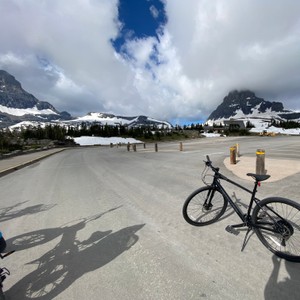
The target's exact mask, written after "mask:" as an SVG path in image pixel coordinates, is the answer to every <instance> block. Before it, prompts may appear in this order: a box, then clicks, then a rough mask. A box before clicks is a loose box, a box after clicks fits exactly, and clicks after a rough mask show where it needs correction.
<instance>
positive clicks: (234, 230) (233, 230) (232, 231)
mask: <svg viewBox="0 0 300 300" xmlns="http://www.w3.org/2000/svg"><path fill="white" fill-rule="evenodd" d="M225 230H226V231H227V232H229V233H232V234H234V235H239V233H240V232H239V231H238V230H236V229H235V228H233V227H232V226H231V225H228V226H226V228H225Z"/></svg>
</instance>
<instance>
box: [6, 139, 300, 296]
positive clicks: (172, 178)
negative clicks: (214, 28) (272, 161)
mask: <svg viewBox="0 0 300 300" xmlns="http://www.w3.org/2000/svg"><path fill="white" fill-rule="evenodd" d="M234 143H239V145H240V152H241V154H242V155H253V156H255V151H256V150H257V149H258V148H264V149H265V150H266V155H268V156H269V157H272V158H282V157H285V158H286V159H290V160H294V161H295V162H299V160H300V151H299V149H300V138H299V137H275V138H274V137H255V138H253V137H251V138H214V139H208V138H206V139H201V140H192V141H189V142H186V143H184V145H183V151H179V147H178V143H164V144H159V146H158V152H155V151H154V146H153V145H147V148H146V149H143V146H142V145H139V146H138V147H137V151H136V152H133V151H129V152H128V151H127V148H126V147H118V148H117V147H114V148H110V147H86V148H75V149H69V150H65V151H63V152H60V153H57V154H55V155H53V156H50V157H48V158H45V159H44V160H41V161H39V162H37V163H35V164H32V165H30V166H27V167H25V168H23V169H21V170H17V171H16V172H13V173H10V174H8V175H6V176H3V177H1V178H0V190H1V203H0V220H1V228H0V230H1V231H2V232H3V233H4V235H5V237H6V239H7V242H8V249H15V250H17V251H16V252H15V253H14V254H12V255H11V256H9V257H8V258H6V259H5V260H4V261H1V263H2V266H6V267H8V268H9V269H10V271H11V275H10V276H9V277H8V278H7V279H6V280H5V282H4V291H5V293H6V296H7V299H14V300H26V299H37V300H38V299H43V300H44V299H68V300H69V299H95V300H96V299H105V300H106V299H109V300H110V299H122V300H126V299H130V300H131V299H143V300H145V299H172V300H173V299H235V300H236V299H245V300H246V299H256V300H257V299H299V295H300V264H295V263H289V262H286V261H284V260H281V259H278V258H277V257H275V256H273V255H272V253H271V252H269V251H268V250H267V249H266V248H265V247H264V246H263V245H262V244H261V243H260V242H259V240H258V238H257V237H256V236H255V235H251V237H250V240H249V242H248V243H247V246H246V248H245V250H244V251H243V252H241V247H242V243H243V239H244V234H245V233H244V232H241V233H240V234H239V235H238V236H235V235H232V234H230V233H228V232H226V231H225V227H226V226H227V225H228V224H235V223H238V222H239V219H238V217H237V216H236V215H235V214H234V213H233V211H232V209H228V210H227V211H226V213H225V215H224V216H223V217H222V218H221V220H220V221H219V222H217V223H215V224H213V225H209V226H206V227H202V228H201V227H199V228H198V227H193V226H191V225H189V224H188V223H186V222H185V221H184V219H183V217H182V214H181V209H182V205H183V202H184V200H185V199H186V198H187V196H188V195H189V194H190V193H191V192H192V191H193V190H195V189H197V188H198V187H200V186H202V185H203V183H202V182H201V172H202V170H203V159H204V158H205V155H206V154H209V155H210V157H211V160H212V161H213V162H214V164H215V165H216V166H220V167H221V171H222V172H223V173H224V175H226V176H228V177H230V178H232V179H234V180H237V181H238V182H239V183H241V184H245V185H246V186H247V187H248V188H251V187H252V184H251V182H249V181H245V180H243V179H241V178H238V177H237V176H235V175H233V174H232V173H231V172H230V171H229V170H227V169H226V167H225V166H224V164H223V161H224V159H225V158H226V157H227V156H228V155H229V147H230V146H231V145H232V144H234ZM283 168H284V166H283ZM278 172H280V170H278ZM299 179H300V174H299V173H297V174H295V175H293V176H290V177H287V178H284V179H282V180H280V181H277V182H271V183H267V182H266V183H264V184H263V185H262V187H261V188H260V190H259V194H258V197H261V198H264V197H267V196H271V195H276V196H283V197H288V198H292V199H294V200H296V201H298V202H299V203H300V194H299V191H300V186H299ZM225 186H226V187H227V185H225ZM228 190H229V192H230V195H232V196H233V197H234V199H235V200H236V201H237V202H238V203H239V205H240V206H241V207H242V208H243V207H244V206H245V204H247V203H248V199H249V196H248V195H245V193H244V192H241V191H238V190H236V189H233V188H231V187H230V186H228Z"/></svg>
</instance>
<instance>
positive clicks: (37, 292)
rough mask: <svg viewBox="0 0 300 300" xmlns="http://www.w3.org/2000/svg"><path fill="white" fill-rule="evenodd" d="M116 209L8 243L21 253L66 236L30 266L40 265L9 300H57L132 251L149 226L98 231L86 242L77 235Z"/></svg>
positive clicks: (12, 290) (13, 288) (16, 288)
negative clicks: (85, 277)
mask: <svg viewBox="0 0 300 300" xmlns="http://www.w3.org/2000/svg"><path fill="white" fill-rule="evenodd" d="M115 209H117V208H114V209H111V210H109V211H107V212H104V213H102V214H98V215H95V216H92V217H90V218H85V219H83V220H80V221H79V222H77V223H75V224H73V225H70V226H64V227H60V228H50V229H45V230H39V231H35V232H32V233H27V234H25V235H22V236H18V237H16V238H13V239H11V240H10V241H8V242H9V243H10V244H11V245H14V246H13V247H15V246H16V247H19V248H18V250H21V249H28V248H30V247H34V246H38V245H41V244H43V243H46V242H48V241H50V240H52V239H54V238H56V237H58V236H59V235H62V237H61V240H60V242H59V243H58V244H57V245H56V246H55V247H54V248H53V249H51V250H50V251H48V252H47V253H45V254H44V255H42V256H41V257H39V258H37V259H35V260H33V261H31V262H30V263H29V264H35V265H37V269H36V270H35V271H33V272H31V273H29V274H28V275H26V276H25V277H24V278H23V279H21V280H20V281H19V282H17V283H16V284H15V285H14V286H13V287H11V288H10V289H9V290H8V291H7V292H6V296H7V297H8V299H43V300H45V299H53V298H55V297H56V296H58V295H59V294H60V293H62V292H63V291H64V290H65V289H67V288H68V287H69V286H70V285H71V284H72V283H73V282H74V281H76V280H77V279H79V278H80V277H81V276H82V275H84V274H85V273H88V272H92V271H94V270H96V269H98V268H101V267H103V266H104V265H106V264H108V263H109V262H111V261H112V260H114V259H115V258H116V257H117V256H119V255H120V254H122V253H123V252H124V251H126V250H128V249H130V248H131V247H132V246H133V245H134V244H135V243H136V242H137V241H138V239H139V238H138V236H137V235H136V232H137V231H139V230H140V229H141V228H142V227H143V226H144V225H145V224H139V225H134V226H129V227H126V228H123V229H120V230H118V231H116V232H112V231H111V230H108V231H96V232H94V233H93V234H92V235H91V236H90V237H89V238H88V239H86V240H84V241H79V240H77V239H76V234H77V232H78V231H79V230H81V229H83V228H84V227H85V225H86V224H87V223H88V222H90V221H93V220H96V219H98V218H100V217H101V216H103V215H104V214H106V213H108V212H110V211H112V210H115Z"/></svg>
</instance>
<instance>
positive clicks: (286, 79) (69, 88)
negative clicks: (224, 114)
mask: <svg viewBox="0 0 300 300" xmlns="http://www.w3.org/2000/svg"><path fill="white" fill-rule="evenodd" d="M0 28H1V30H0V69H3V70H6V71H8V72H9V73H11V74H12V75H13V76H15V78H16V79H17V80H18V81H20V82H21V83H22V86H23V88H24V89H25V90H26V91H28V92H30V93H32V94H33V95H35V96H36V97H37V98H38V99H39V100H42V101H48V102H50V103H51V104H52V105H54V106H55V107H56V108H57V109H58V110H59V111H64V110H66V111H68V112H69V113H71V114H72V115H74V116H82V115H85V114H87V113H88V112H91V111H94V112H95V111H96V112H110V113H114V114H121V115H128V116H134V115H147V116H151V117H155V118H159V119H163V120H168V121H171V122H173V123H180V122H184V121H198V120H205V119H206V118H207V117H208V115H209V114H210V113H211V112H212V111H213V110H214V109H215V108H216V106H217V105H219V104H220V103H221V102H222V100H223V98H224V97H225V96H226V95H227V94H228V92H229V91H230V90H233V89H238V90H239V89H251V90H253V91H254V92H255V93H256V94H257V96H260V97H264V98H265V100H269V101H281V102H283V104H284V106H285V108H288V109H295V110H300V1H295V0H227V1H224V0H186V1H182V0H64V1H61V0H39V1H36V0H0Z"/></svg>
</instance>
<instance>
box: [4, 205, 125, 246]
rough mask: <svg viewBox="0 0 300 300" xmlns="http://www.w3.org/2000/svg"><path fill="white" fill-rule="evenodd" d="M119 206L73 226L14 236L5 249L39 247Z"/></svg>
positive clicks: (78, 228)
mask: <svg viewBox="0 0 300 300" xmlns="http://www.w3.org/2000/svg"><path fill="white" fill-rule="evenodd" d="M120 207H121V206H118V207H115V208H112V209H109V210H107V211H105V212H103V213H99V214H96V215H93V216H90V217H88V218H82V219H79V220H77V222H76V221H73V223H74V222H75V223H74V224H72V225H70V222H69V223H67V224H64V225H62V226H60V227H55V228H47V229H40V230H36V231H32V232H29V233H24V234H20V235H18V236H15V237H13V238H10V239H7V240H6V245H7V249H14V250H16V251H21V250H25V249H29V248H32V247H35V246H39V245H42V244H45V243H47V242H49V241H51V240H53V239H55V238H57V237H59V236H60V235H63V234H65V232H67V231H73V230H76V231H78V230H80V229H83V228H84V227H85V225H86V224H87V223H89V222H91V221H95V220H97V219H99V218H100V217H102V216H103V215H105V214H107V213H110V212H112V211H114V210H116V209H118V208H120Z"/></svg>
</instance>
